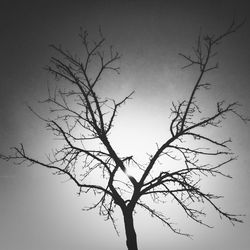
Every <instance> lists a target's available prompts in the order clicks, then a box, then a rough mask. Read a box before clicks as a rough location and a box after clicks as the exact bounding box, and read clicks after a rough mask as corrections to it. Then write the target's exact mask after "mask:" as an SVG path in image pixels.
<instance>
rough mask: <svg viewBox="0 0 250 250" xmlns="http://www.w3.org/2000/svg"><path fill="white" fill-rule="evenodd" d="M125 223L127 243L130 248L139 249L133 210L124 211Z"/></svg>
mask: <svg viewBox="0 0 250 250" xmlns="http://www.w3.org/2000/svg"><path fill="white" fill-rule="evenodd" d="M123 217H124V225H125V232H126V239H127V241H126V244H127V248H128V250H138V247H137V238H136V233H135V228H134V220H133V212H132V211H123Z"/></svg>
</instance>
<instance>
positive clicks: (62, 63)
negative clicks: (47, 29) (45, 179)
mask: <svg viewBox="0 0 250 250" xmlns="http://www.w3.org/2000/svg"><path fill="white" fill-rule="evenodd" d="M242 25H243V22H242V23H240V24H237V23H235V22H234V21H233V22H232V23H231V25H230V26H229V27H228V28H227V29H226V31H225V32H224V33H222V34H220V35H218V36H214V35H206V36H203V35H202V34H199V36H198V39H197V42H196V44H195V47H194V48H193V53H192V55H190V56H189V55H185V54H180V55H181V57H183V58H184V59H185V61H186V62H187V65H186V66H184V67H183V68H189V67H193V66H194V67H196V68H197V69H196V70H197V72H198V75H197V80H196V82H195V83H194V85H193V89H192V92H191V93H190V95H189V97H188V98H187V99H185V100H183V101H178V102H172V107H171V116H170V125H169V132H170V137H169V138H168V139H166V140H165V141H164V143H162V144H161V145H158V146H157V149H156V151H155V152H154V153H152V154H151V155H149V158H148V164H140V163H138V162H137V161H136V159H135V157H134V156H126V155H125V156H124V155H123V156H121V155H120V154H119V153H118V152H117V151H116V149H115V148H114V147H113V145H112V143H111V141H110V139H109V138H110V134H111V133H112V128H113V126H114V123H115V119H116V116H117V114H118V110H119V108H120V107H121V106H122V105H123V104H125V102H126V101H128V100H129V99H130V98H131V96H132V95H133V92H131V93H130V94H128V95H127V96H125V97H124V98H123V99H121V100H119V101H117V100H114V99H111V98H107V97H103V96H100V94H98V87H97V86H98V85H99V84H100V82H101V80H102V77H104V75H105V74H106V73H109V72H114V73H118V74H119V71H120V68H119V66H118V62H119V60H120V55H119V53H118V52H116V51H115V50H114V49H113V47H112V46H111V47H107V46H106V45H105V38H104V37H103V35H102V33H101V31H100V32H99V39H98V40H97V41H96V42H91V41H90V39H89V36H88V33H87V32H86V31H82V30H81V32H80V41H81V43H82V47H83V50H84V51H83V53H84V55H83V56H82V57H79V56H78V55H73V54H71V53H70V52H69V51H68V50H65V49H63V48H62V47H61V46H55V45H51V48H52V49H53V50H54V51H55V52H56V53H57V55H58V56H57V57H51V61H50V64H49V65H50V66H48V67H46V70H47V71H48V72H49V73H51V74H52V75H54V77H55V79H56V80H58V81H59V83H60V84H61V85H59V87H58V88H56V89H55V90H54V91H53V93H51V91H49V95H48V99H46V100H45V101H44V102H45V103H47V104H49V105H50V113H51V116H50V118H44V117H41V116H40V115H39V114H37V113H36V112H35V111H33V109H32V108H30V109H31V111H32V112H33V113H35V114H36V115H37V116H39V118H40V119H41V120H42V121H44V122H45V123H46V128H47V129H48V130H49V131H51V132H52V133H53V135H54V137H56V138H57V139H60V141H61V142H62V143H60V146H58V147H57V148H55V149H54V150H53V151H52V154H50V155H49V156H48V157H47V161H46V162H44V161H41V160H39V159H37V158H33V157H32V156H31V155H30V154H28V153H27V152H26V150H25V147H24V146H23V145H22V144H21V145H20V146H19V147H14V148H13V152H12V154H10V155H8V156H6V155H1V158H2V159H4V160H14V161H15V163H16V164H25V163H27V164H31V165H32V164H38V165H41V166H44V167H46V168H49V169H53V170H56V173H57V174H59V175H65V176H67V177H69V179H70V180H72V181H73V182H74V183H75V184H76V185H77V186H78V187H79V194H84V193H89V192H93V194H94V195H95V196H96V202H95V203H94V204H93V205H91V206H90V207H88V208H87V209H86V210H90V209H95V208H98V209H99V212H100V214H101V215H103V216H104V217H105V219H107V220H111V221H112V222H113V225H114V228H115V229H116V224H115V219H114V209H115V207H117V206H118V207H119V208H120V209H121V211H122V214H123V217H124V225H125V232H126V239H127V242H126V244H127V248H128V249H129V250H136V249H138V247H137V238H136V232H135V228H134V221H133V215H134V211H135V209H136V207H142V208H143V209H145V210H147V211H148V212H149V213H150V214H151V216H153V217H155V218H157V219H159V220H160V221H162V222H163V223H164V224H166V225H167V226H168V227H169V228H170V229H171V230H172V231H173V232H175V233H177V234H181V235H186V236H190V235H189V234H188V233H184V232H182V231H181V230H179V229H178V228H176V227H175V226H174V225H173V224H172V223H171V222H170V219H169V218H168V217H167V214H165V213H164V212H162V211H157V210H155V208H154V207H152V206H151V205H150V204H152V202H151V201H150V199H151V200H152V201H153V202H154V203H159V202H161V203H163V204H164V203H166V202H167V201H169V199H168V198H169V197H171V198H172V199H173V200H174V201H175V202H176V203H177V204H178V205H179V206H180V207H181V208H182V210H183V212H184V213H185V214H186V215H187V216H188V217H189V218H190V219H192V220H194V221H195V222H198V223H200V224H202V225H205V226H208V227H209V225H207V224H206V223H205V222H204V216H205V215H206V214H205V212H204V211H203V210H202V209H201V208H199V204H200V203H207V204H209V205H210V206H212V207H213V208H214V209H215V210H216V211H217V212H218V213H219V215H220V216H221V217H225V218H227V219H228V220H229V221H230V222H232V223H233V224H234V223H235V222H242V220H241V219H240V217H239V215H235V214H231V213H228V212H225V211H224V210H222V209H221V208H220V207H219V206H217V205H216V202H215V201H216V199H218V198H220V196H217V195H216V194H212V193H208V192H205V191H203V189H202V187H201V185H200V181H201V180H202V179H203V178H206V177H208V176H217V175H222V176H224V177H230V176H229V175H226V174H224V173H223V172H222V170H221V169H222V168H221V167H222V166H224V165H226V164H228V163H230V162H232V161H233V160H235V159H236V157H235V156H234V154H233V152H232V151H231V150H230V148H229V144H230V142H231V139H226V140H222V141H221V140H220V139H219V138H214V137H213V135H208V133H207V131H208V130H209V129H210V128H211V127H220V126H221V124H222V123H223V121H224V120H225V119H226V116H227V115H228V114H230V113H231V114H234V115H236V116H237V117H239V118H240V119H241V120H243V121H244V122H247V121H248V119H247V118H245V117H244V116H242V115H241V114H240V113H239V112H238V111H237V108H238V106H239V104H238V103H237V102H234V103H229V104H226V102H225V101H219V102H217V104H216V107H215V109H214V111H209V112H208V113H209V114H208V115H204V111H202V110H201V103H202V102H199V100H198V99H197V97H196V94H197V92H198V91H199V90H204V91H206V90H207V89H209V88H210V87H211V86H210V83H207V82H206V81H205V80H204V76H205V75H208V74H209V73H210V72H212V71H213V70H215V69H217V68H218V64H217V62H215V61H214V57H215V56H216V48H217V46H218V45H219V44H220V42H221V41H222V40H223V39H224V38H226V37H228V36H229V35H231V34H232V33H234V32H236V31H237V30H238V29H239V28H240V27H241V26H242ZM63 86H66V87H63ZM214 158H215V160H214ZM160 159H161V162H160V161H159V160H160ZM172 164H174V168H173V167H171V166H172ZM131 166H133V167H134V168H138V170H139V171H140V173H141V175H140V178H138V179H136V178H135V177H133V176H131V175H129V174H128V171H127V169H128V168H129V167H131ZM148 197H149V198H148ZM149 201H150V202H149Z"/></svg>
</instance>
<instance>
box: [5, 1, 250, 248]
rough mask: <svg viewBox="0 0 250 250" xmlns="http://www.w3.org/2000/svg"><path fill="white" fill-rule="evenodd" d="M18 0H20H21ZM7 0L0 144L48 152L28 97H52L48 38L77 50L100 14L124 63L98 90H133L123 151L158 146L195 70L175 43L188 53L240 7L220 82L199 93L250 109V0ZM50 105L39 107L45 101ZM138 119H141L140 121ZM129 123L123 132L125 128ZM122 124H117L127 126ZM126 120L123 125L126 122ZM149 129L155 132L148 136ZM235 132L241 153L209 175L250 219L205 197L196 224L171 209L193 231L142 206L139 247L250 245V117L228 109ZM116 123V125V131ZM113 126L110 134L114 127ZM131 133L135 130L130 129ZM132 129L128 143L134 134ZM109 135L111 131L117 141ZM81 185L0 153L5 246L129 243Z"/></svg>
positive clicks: (215, 77) (229, 130)
mask: <svg viewBox="0 0 250 250" xmlns="http://www.w3.org/2000/svg"><path fill="white" fill-rule="evenodd" d="M14 2H15V1H14ZM14 2H12V3H9V2H8V1H5V3H3V4H2V6H1V10H0V19H1V22H0V31H1V40H0V44H1V46H0V55H1V60H0V69H1V81H0V115H1V121H0V141H1V143H0V152H8V148H9V147H11V146H14V145H17V144H18V143H20V142H23V143H24V144H25V145H26V147H27V148H28V150H30V151H31V152H33V154H34V155H37V156H40V155H41V154H42V155H43V154H44V153H46V152H48V151H47V150H48V148H49V147H50V145H51V140H49V137H48V135H47V134H46V131H45V132H44V130H43V124H41V123H40V122H39V121H38V120H37V119H36V118H35V117H34V116H32V114H30V113H29V111H28V110H27V108H26V106H25V104H26V103H29V104H31V105H34V106H35V107H37V109H39V107H38V106H37V103H36V101H37V100H39V99H42V98H43V97H46V89H47V81H48V79H49V76H48V74H47V73H46V72H45V71H44V70H43V67H44V66H45V65H47V64H48V61H49V57H50V55H51V53H52V51H51V50H50V49H49V48H48V44H51V43H54V44H62V45H63V46H64V47H66V48H68V49H70V50H72V51H73V52H76V53H78V52H79V40H78V37H77V34H78V32H79V28H80V26H81V27H83V28H84V29H87V30H88V31H89V32H90V34H93V35H95V34H96V33H97V31H98V27H99V26H100V25H101V27H102V31H103V33H104V35H105V36H106V37H107V40H108V43H110V44H113V45H114V46H115V47H116V48H117V49H118V50H119V52H120V53H121V54H122V55H123V56H122V60H121V75H120V76H119V77H115V78H114V79H113V82H110V83H109V86H108V87H107V89H105V87H103V88H104V89H103V91H106V92H110V93H113V94H114V95H115V96H117V97H120V98H121V97H122V96H123V95H126V94H127V93H129V92H130V91H132V90H134V89H135V90H136V94H135V96H134V99H133V100H131V101H130V102H129V103H128V104H127V106H125V107H124V108H123V109H122V111H121V116H120V120H119V119H118V120H117V126H118V127H119V125H120V129H121V130H117V131H116V134H115V136H117V138H119V141H123V144H122V145H117V147H119V149H120V150H121V151H123V152H126V153H131V152H132V153H134V152H137V153H138V155H139V157H141V156H143V155H145V153H146V152H150V151H151V150H153V149H155V143H156V142H157V141H161V140H162V134H164V131H165V130H164V124H165V123H166V122H167V121H168V120H167V118H168V116H169V104H170V103H171V101H173V100H178V99H181V98H183V97H187V96H188V95H189V91H190V90H191V88H192V84H193V81H192V80H194V79H195V76H196V74H195V73H196V72H195V71H192V70H191V71H190V70H189V71H188V70H185V71H184V70H181V66H183V64H184V63H185V62H184V61H183V60H182V59H181V58H180V57H179V56H178V53H179V52H183V53H187V54H188V53H189V52H190V50H191V48H192V46H193V44H194V41H195V39H196V38H197V34H198V32H199V30H200V29H201V28H202V30H203V31H204V32H209V33H215V34H219V32H221V31H223V30H224V29H225V28H226V27H227V25H229V23H230V22H231V20H232V17H233V16H236V17H237V18H238V19H239V20H240V19H241V18H242V19H243V18H244V17H247V23H246V24H245V26H244V27H242V29H241V30H240V31H239V32H238V33H237V34H233V35H232V36H231V37H230V38H229V39H227V40H226V41H225V42H224V43H223V44H221V46H220V50H219V56H218V59H219V62H220V64H219V67H220V68H219V70H218V71H216V72H214V73H212V74H211V75H210V78H209V80H210V81H211V82H213V83H216V84H215V85H214V88H213V89H212V90H211V91H210V92H207V95H206V96H205V98H204V100H203V101H204V105H213V103H215V102H216V100H221V99H227V100H229V101H233V100H239V101H240V102H241V103H242V104H243V107H242V110H243V111H244V112H245V113H248V114H249V115H250V103H249V96H250V87H249V86H250V84H249V79H250V70H249V69H250V59H249V58H250V21H249V19H250V16H249V13H250V7H249V6H248V4H247V1H245V2H244V1H218V0H217V1H139V0H138V1H136V0H134V1H133V0H130V1H70V3H69V1H68V3H66V1H65V3H63V4H62V3H60V2H61V1H47V2H46V1H40V2H38V1H32V2H30V3H29V2H25V1H16V2H17V3H14ZM42 111H43V110H42ZM142 123H143V126H142ZM125 129H126V132H125ZM120 131H122V132H120ZM123 131H124V132H123ZM145 134H146V135H147V136H148V137H149V138H148V139H145ZM220 134H221V135H224V136H225V137H226V138H227V137H228V136H229V137H231V138H232V139H233V144H232V148H233V150H234V151H235V152H236V153H237V154H238V155H239V159H238V161H237V162H234V164H232V165H230V166H228V170H227V171H228V172H229V173H230V174H231V175H232V176H233V177H234V178H233V179H231V180H228V179H227V180H222V179H220V178H218V179H217V180H216V179H211V180H208V181H207V184H206V185H208V187H209V188H210V189H212V190H213V191H215V192H216V193H218V194H223V195H225V199H224V200H223V201H221V203H220V204H221V206H223V207H224V208H225V210H226V211H229V212H232V213H242V214H246V217H245V218H244V221H245V223H244V224H240V225H236V226H235V227H233V226H231V225H230V223H228V221H225V220H220V218H219V216H218V215H217V214H216V213H214V212H213V210H212V209H211V210H210V209H208V212H209V215H208V217H207V221H208V222H209V223H210V224H212V225H214V226H215V228H214V229H208V228H204V227H201V226H199V225H195V224H194V223H192V222H191V221H189V220H188V219H187V218H185V216H183V215H182V214H181V213H180V211H179V210H178V209H175V208H170V214H171V215H172V216H173V218H175V219H176V221H177V222H178V227H180V228H181V229H183V230H184V231H187V232H189V233H191V234H193V235H194V238H193V240H190V239H187V238H185V237H181V236H177V235H175V234H173V233H172V232H171V231H170V230H169V229H168V228H167V227H164V226H162V224H161V223H159V222H158V221H156V220H154V219H152V218H151V217H150V216H148V214H146V213H144V212H143V211H141V210H138V213H137V214H136V216H135V226H136V230H137V236H138V242H139V247H140V249H143V250H153V249H157V250H160V249H193V250H196V249H197V250H198V249H215V250H217V249H218V250H219V249H220V250H233V249H239V250H245V249H248V247H249V245H250V238H249V235H250V217H249V216H250V214H249V211H250V196H249V190H250V181H249V179H250V168H249V165H250V154H249V148H250V137H249V134H250V128H249V125H248V126H246V125H244V124H242V123H241V122H240V121H239V120H237V119H229V120H228V123H227V124H226V125H225V129H221V130H220V131H219V132H218V135H220ZM118 135H119V137H118ZM115 136H114V137H115ZM128 138H129V139H128ZM131 138H132V139H133V145H132V146H131V145H129V147H128V144H129V143H130V141H131ZM117 141H118V140H116V139H114V143H118V142H117ZM76 193H77V189H76V188H75V187H74V186H73V184H72V183H71V182H69V181H67V180H65V178H61V177H58V176H54V175H52V173H51V172H49V171H48V170H47V169H42V168H41V167H38V166H34V167H32V168H22V167H21V168H17V167H13V165H12V164H11V163H5V162H0V246H1V249H4V250H16V249H18V250H24V249H25V250H66V249H73V250H80V249H81V250H82V249H86V250H90V249H93V250H99V249H115V250H125V249H126V246H125V237H124V229H123V221H122V217H121V213H120V212H119V211H117V219H118V222H117V223H118V229H119V231H120V232H121V236H120V237H117V235H116V233H115V231H114V230H113V227H112V225H111V223H110V222H105V221H104V220H103V218H102V217H100V216H99V215H98V211H92V212H88V213H85V212H82V211H81V208H83V207H84V206H85V205H86V204H88V203H89V202H90V203H91V197H84V196H81V197H77V195H76Z"/></svg>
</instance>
